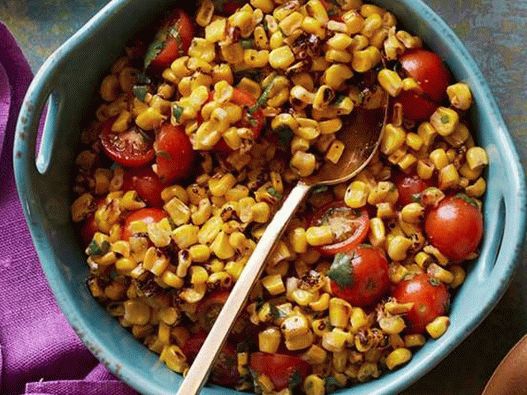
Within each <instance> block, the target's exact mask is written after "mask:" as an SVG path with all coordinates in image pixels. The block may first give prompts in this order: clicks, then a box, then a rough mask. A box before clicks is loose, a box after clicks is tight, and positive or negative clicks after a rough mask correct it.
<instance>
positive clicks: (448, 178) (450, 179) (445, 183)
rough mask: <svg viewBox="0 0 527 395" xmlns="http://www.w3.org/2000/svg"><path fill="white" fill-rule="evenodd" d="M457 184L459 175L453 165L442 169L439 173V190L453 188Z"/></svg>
mask: <svg viewBox="0 0 527 395" xmlns="http://www.w3.org/2000/svg"><path fill="white" fill-rule="evenodd" d="M458 184H459V173H458V171H457V169H456V167H455V165H454V164H450V165H448V166H445V167H443V168H442V169H441V170H440V171H439V188H441V189H448V188H453V187H455V186H457V185H458Z"/></svg>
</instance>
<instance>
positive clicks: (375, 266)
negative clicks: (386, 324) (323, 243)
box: [328, 246, 390, 307]
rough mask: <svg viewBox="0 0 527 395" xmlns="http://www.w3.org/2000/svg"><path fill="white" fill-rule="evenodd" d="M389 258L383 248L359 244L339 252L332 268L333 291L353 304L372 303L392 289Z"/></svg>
mask: <svg viewBox="0 0 527 395" xmlns="http://www.w3.org/2000/svg"><path fill="white" fill-rule="evenodd" d="M388 270H389V269H388V261H387V260H386V257H385V256H384V253H383V251H382V250H380V249H378V248H374V247H370V246H359V247H357V248H355V249H354V250H352V251H349V252H347V253H346V254H338V255H336V256H335V259H334V261H333V264H332V265H331V269H330V270H329V272H328V277H329V278H330V286H331V290H332V291H333V294H334V295H335V296H337V297H339V298H342V299H344V300H347V301H348V302H350V303H351V304H352V305H353V306H359V307H363V306H370V305H372V304H374V303H376V302H378V301H379V300H380V299H381V298H382V297H383V296H384V295H385V294H386V292H388V288H389V286H390V278H389V276H388Z"/></svg>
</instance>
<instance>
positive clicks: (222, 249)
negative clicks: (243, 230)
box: [210, 231, 235, 259]
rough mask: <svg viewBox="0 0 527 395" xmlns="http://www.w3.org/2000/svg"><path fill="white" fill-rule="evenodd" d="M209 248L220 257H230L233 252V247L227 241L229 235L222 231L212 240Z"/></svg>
mask: <svg viewBox="0 0 527 395" xmlns="http://www.w3.org/2000/svg"><path fill="white" fill-rule="evenodd" d="M210 249H211V250H212V252H214V255H216V256H217V257H218V258H220V259H229V258H232V257H233V256H234V254H235V251H234V248H232V246H231V245H230V243H229V237H228V236H227V234H226V233H225V232H223V231H221V232H219V233H218V235H217V236H216V238H215V239H214V241H213V242H212V244H211V246H210Z"/></svg>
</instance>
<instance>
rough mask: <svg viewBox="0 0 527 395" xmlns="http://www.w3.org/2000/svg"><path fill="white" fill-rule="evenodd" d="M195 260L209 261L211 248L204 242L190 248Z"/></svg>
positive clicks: (192, 257) (191, 255)
mask: <svg viewBox="0 0 527 395" xmlns="http://www.w3.org/2000/svg"><path fill="white" fill-rule="evenodd" d="M188 252H189V254H190V258H191V259H192V261H193V262H207V261H208V260H209V257H210V248H209V247H208V246H206V245H204V244H196V245H193V246H192V247H190V248H189V250H188Z"/></svg>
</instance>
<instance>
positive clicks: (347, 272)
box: [328, 254, 353, 288]
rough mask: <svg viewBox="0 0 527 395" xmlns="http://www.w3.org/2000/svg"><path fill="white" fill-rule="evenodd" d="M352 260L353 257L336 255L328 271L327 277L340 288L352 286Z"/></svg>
mask: <svg viewBox="0 0 527 395" xmlns="http://www.w3.org/2000/svg"><path fill="white" fill-rule="evenodd" d="M352 259H353V257H352V256H350V255H348V254H337V255H335V258H334V259H333V263H332V264H331V268H330V269H329V272H328V277H329V278H330V279H331V280H333V281H334V282H335V283H336V284H337V285H338V286H339V287H341V288H345V287H348V286H350V285H352V284H353V270H352V267H351V261H352Z"/></svg>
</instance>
